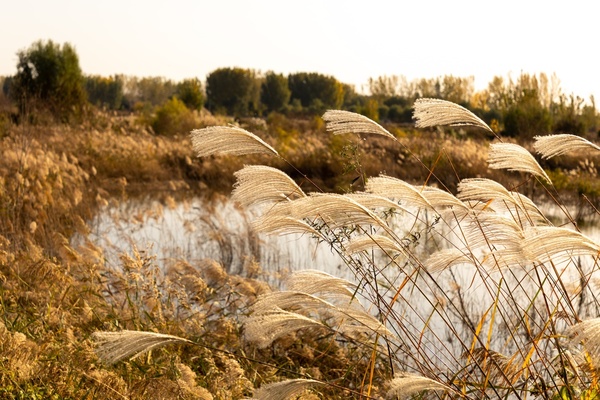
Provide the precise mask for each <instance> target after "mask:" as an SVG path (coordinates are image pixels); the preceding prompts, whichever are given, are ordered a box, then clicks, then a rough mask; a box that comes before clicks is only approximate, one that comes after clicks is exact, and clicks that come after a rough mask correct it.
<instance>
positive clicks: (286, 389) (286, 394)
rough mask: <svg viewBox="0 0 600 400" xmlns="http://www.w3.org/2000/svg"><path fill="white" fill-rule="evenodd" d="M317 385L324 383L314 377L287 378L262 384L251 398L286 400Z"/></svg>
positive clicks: (257, 399)
mask: <svg viewBox="0 0 600 400" xmlns="http://www.w3.org/2000/svg"><path fill="white" fill-rule="evenodd" d="M319 385H324V383H323V382H320V381H317V380H314V379H288V380H285V381H281V382H276V383H270V384H268V385H264V386H262V387H261V388H260V389H258V390H256V392H254V397H253V399H256V400H287V399H290V398H292V397H293V398H296V396H298V395H300V394H302V392H304V391H305V390H306V389H309V388H311V387H313V386H319Z"/></svg>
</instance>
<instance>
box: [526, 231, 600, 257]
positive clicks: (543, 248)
mask: <svg viewBox="0 0 600 400" xmlns="http://www.w3.org/2000/svg"><path fill="white" fill-rule="evenodd" d="M522 246H523V251H524V254H525V255H526V256H527V259H529V260H530V261H538V262H546V261H551V262H555V263H557V262H558V260H565V259H566V260H568V259H570V258H571V257H573V256H583V255H589V256H591V257H597V256H598V254H600V246H598V244H597V243H596V242H595V241H593V240H592V239H590V238H589V237H587V236H585V235H584V234H582V233H579V232H575V231H573V230H570V229H567V228H560V227H555V226H540V227H536V228H529V229H526V230H525V240H524V241H523V244H522Z"/></svg>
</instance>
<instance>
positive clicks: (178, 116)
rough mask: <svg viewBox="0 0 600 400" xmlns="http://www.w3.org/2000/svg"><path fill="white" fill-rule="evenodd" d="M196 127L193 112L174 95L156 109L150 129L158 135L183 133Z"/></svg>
mask: <svg viewBox="0 0 600 400" xmlns="http://www.w3.org/2000/svg"><path fill="white" fill-rule="evenodd" d="M196 127H197V121H196V117H195V115H194V113H193V112H192V111H191V110H190V109H188V108H187V107H186V105H185V104H184V103H183V101H181V100H179V99H178V98H176V97H173V98H172V99H171V100H169V101H167V102H166V103H165V104H163V105H162V106H161V107H159V108H158V109H157V110H156V114H155V116H154V119H153V120H152V129H153V130H154V132H155V133H156V134H159V135H176V134H185V133H188V132H190V131H191V130H192V129H194V128H196Z"/></svg>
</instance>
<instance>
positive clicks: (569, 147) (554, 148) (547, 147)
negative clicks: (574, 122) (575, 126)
mask: <svg viewBox="0 0 600 400" xmlns="http://www.w3.org/2000/svg"><path fill="white" fill-rule="evenodd" d="M534 139H535V143H534V144H533V148H534V149H535V151H537V152H538V153H540V154H541V155H542V158H552V157H556V156H560V155H563V154H566V153H569V152H572V151H577V150H596V151H600V146H597V145H595V144H594V143H592V142H590V141H589V140H586V139H584V138H582V137H581V136H576V135H570V134H560V135H547V136H536V137H534Z"/></svg>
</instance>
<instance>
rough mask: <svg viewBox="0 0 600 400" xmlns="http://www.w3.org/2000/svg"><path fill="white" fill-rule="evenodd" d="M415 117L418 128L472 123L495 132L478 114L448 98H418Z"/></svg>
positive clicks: (415, 105)
mask: <svg viewBox="0 0 600 400" xmlns="http://www.w3.org/2000/svg"><path fill="white" fill-rule="evenodd" d="M413 118H414V119H415V126H416V127H417V128H428V127H432V126H438V125H450V126H459V125H472V126H477V127H480V128H483V129H485V130H487V131H490V132H492V133H493V132H494V131H493V130H492V129H491V128H490V127H489V126H488V125H487V124H486V123H485V122H483V121H482V120H481V118H479V117H478V116H477V115H475V114H473V113H472V112H471V111H469V110H467V109H466V108H464V107H462V106H459V105H458V104H455V103H452V102H450V101H446V100H440V99H417V100H416V101H415V104H414V113H413Z"/></svg>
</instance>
